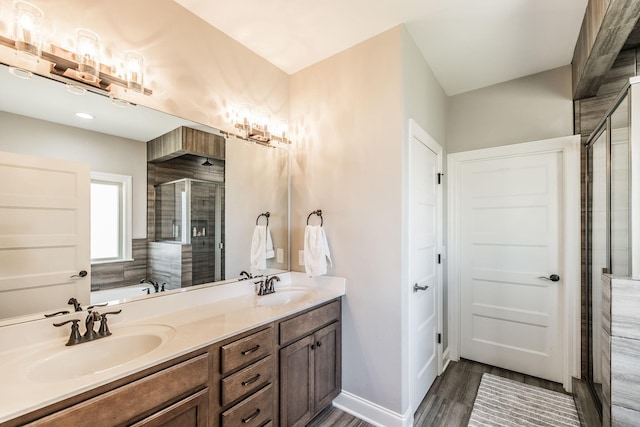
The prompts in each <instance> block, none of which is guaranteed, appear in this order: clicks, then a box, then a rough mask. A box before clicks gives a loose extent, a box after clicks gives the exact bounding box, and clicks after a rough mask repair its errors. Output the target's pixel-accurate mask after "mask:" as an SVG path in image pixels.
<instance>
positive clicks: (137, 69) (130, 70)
mask: <svg viewBox="0 0 640 427" xmlns="http://www.w3.org/2000/svg"><path fill="white" fill-rule="evenodd" d="M124 71H125V74H126V77H127V87H128V88H129V89H131V90H132V91H134V92H142V91H143V89H144V56H142V55H141V54H139V53H138V52H134V51H131V50H128V51H126V52H125V54H124Z"/></svg>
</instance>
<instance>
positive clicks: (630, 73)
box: [574, 48, 640, 377]
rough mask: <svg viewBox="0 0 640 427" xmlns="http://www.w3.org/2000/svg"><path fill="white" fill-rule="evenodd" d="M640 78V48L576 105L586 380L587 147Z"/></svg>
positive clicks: (625, 54)
mask: <svg viewBox="0 0 640 427" xmlns="http://www.w3.org/2000/svg"><path fill="white" fill-rule="evenodd" d="M637 75H640V48H632V49H626V50H623V51H621V52H620V54H619V55H618V57H617V59H616V61H615V63H614V64H613V66H612V67H611V70H610V71H609V72H608V73H607V75H606V77H605V79H604V82H603V84H602V86H601V87H600V90H599V91H598V94H597V96H595V97H593V98H585V99H580V100H577V101H574V126H575V128H574V133H575V134H580V135H581V142H582V150H581V165H580V166H581V171H582V185H581V194H582V197H581V200H582V236H583V239H582V281H581V283H582V285H581V295H582V376H583V377H585V376H586V375H587V369H588V368H587V352H588V349H587V348H586V343H587V318H586V291H587V288H586V258H585V241H584V235H585V234H584V233H585V195H586V186H585V171H586V150H585V149H584V144H585V143H586V142H587V139H588V138H589V135H590V134H591V132H593V131H594V130H595V128H596V126H597V125H598V123H599V122H600V120H601V119H602V118H603V117H604V115H605V114H606V112H607V110H608V109H609V107H611V104H612V103H613V101H614V100H615V99H616V97H617V96H618V94H619V93H620V90H622V88H623V87H624V85H625V84H626V83H627V82H628V80H629V78H630V77H634V76H637Z"/></svg>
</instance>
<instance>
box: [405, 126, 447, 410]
mask: <svg viewBox="0 0 640 427" xmlns="http://www.w3.org/2000/svg"><path fill="white" fill-rule="evenodd" d="M418 135H419V136H422V138H419V137H417V136H415V135H414V136H412V138H411V146H410V174H409V180H410V182H409V189H410V193H409V198H410V201H409V206H410V208H409V209H410V210H409V247H410V253H409V278H410V289H409V294H410V297H409V298H410V319H409V320H410V335H411V336H410V353H411V408H412V410H413V411H415V410H416V409H417V408H418V406H419V405H420V402H421V401H422V399H423V398H424V396H425V395H426V394H427V391H429V388H430V387H431V384H432V383H433V381H434V380H435V378H436V376H437V375H438V369H439V365H438V364H439V345H438V341H437V333H438V326H439V325H438V321H439V319H438V310H439V304H438V301H439V298H440V290H439V287H440V268H439V266H438V242H439V220H438V215H439V212H438V209H439V206H438V204H439V203H440V197H439V194H440V191H439V184H438V182H437V177H438V173H439V165H438V160H439V159H438V155H437V154H436V152H434V151H433V150H432V149H431V148H430V147H429V146H427V145H426V144H425V139H426V135H421V133H419V134H418Z"/></svg>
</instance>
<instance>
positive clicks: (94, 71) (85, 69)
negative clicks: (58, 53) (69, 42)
mask: <svg viewBox="0 0 640 427" xmlns="http://www.w3.org/2000/svg"><path fill="white" fill-rule="evenodd" d="M76 60H77V62H78V68H77V69H76V76H77V77H78V78H79V79H80V80H83V81H85V82H87V83H96V82H97V81H98V78H99V75H100V71H99V68H100V36H99V35H97V34H96V33H94V32H93V31H91V30H87V29H86V28H78V29H77V30H76Z"/></svg>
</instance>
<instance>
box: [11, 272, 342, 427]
mask: <svg viewBox="0 0 640 427" xmlns="http://www.w3.org/2000/svg"><path fill="white" fill-rule="evenodd" d="M278 276H279V277H280V281H279V282H277V283H276V284H275V289H276V292H275V293H271V294H268V295H264V296H258V295H256V285H255V284H254V281H253V280H245V281H239V282H231V283H226V284H222V285H218V286H210V287H200V288H198V289H185V290H182V291H174V293H172V294H169V295H164V296H163V297H162V298H153V297H152V298H146V299H142V300H138V301H131V302H126V303H121V304H119V305H118V306H117V309H122V312H121V313H119V314H117V315H111V316H110V317H109V328H110V330H111V333H112V335H111V336H107V337H104V338H102V339H99V340H94V341H90V342H83V343H81V344H76V345H71V346H66V345H65V343H67V341H68V339H69V333H70V331H71V328H70V325H66V326H64V327H54V326H53V323H61V322H64V321H67V320H71V319H80V320H81V321H80V324H81V329H82V331H81V332H83V333H84V318H85V317H86V316H87V312H78V313H73V314H69V315H66V316H59V317H56V318H51V319H42V320H37V321H30V322H25V323H18V324H14V325H10V326H4V327H2V328H0V378H2V383H3V386H2V388H1V389H0V401H2V405H0V426H3V427H4V426H13V425H23V424H29V425H43V426H44V425H46V426H55V425H60V426H69V425H92V426H113V425H136V426H137V425H148V426H160V425H181V426H184V425H193V426H205V425H213V426H224V427H228V426H255V427H262V426H278V425H282V426H300V425H305V424H306V423H308V422H309V421H310V420H311V419H312V418H313V417H314V416H315V415H316V414H317V413H318V412H320V411H321V410H322V409H324V408H325V407H326V406H327V405H329V404H330V403H331V401H332V400H333V399H334V398H335V397H336V396H337V395H338V394H339V393H340V388H341V354H340V352H341V349H340V347H341V323H340V322H341V301H340V299H341V297H342V296H343V295H344V294H345V281H344V279H340V278H333V277H316V278H313V279H311V278H308V277H306V276H305V275H303V274H301V273H293V272H289V273H282V274H279V275H278ZM113 308H115V307H97V308H95V310H99V311H104V312H111V311H113ZM101 309H102V310H101ZM54 319H55V320H54ZM97 325H98V322H96V332H97Z"/></svg>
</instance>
